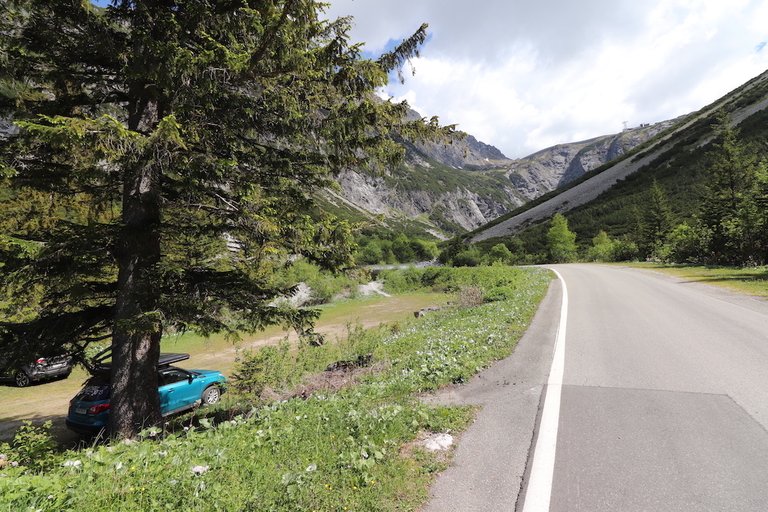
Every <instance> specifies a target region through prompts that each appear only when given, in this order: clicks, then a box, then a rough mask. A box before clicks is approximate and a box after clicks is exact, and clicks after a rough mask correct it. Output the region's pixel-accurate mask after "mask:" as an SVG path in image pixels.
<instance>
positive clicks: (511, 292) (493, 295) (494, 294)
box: [485, 286, 515, 302]
mask: <svg viewBox="0 0 768 512" xmlns="http://www.w3.org/2000/svg"><path fill="white" fill-rule="evenodd" d="M514 297H515V288H514V286H496V287H494V288H491V289H490V290H488V291H487V292H486V293H485V302H498V301H500V300H511V299H513V298H514Z"/></svg>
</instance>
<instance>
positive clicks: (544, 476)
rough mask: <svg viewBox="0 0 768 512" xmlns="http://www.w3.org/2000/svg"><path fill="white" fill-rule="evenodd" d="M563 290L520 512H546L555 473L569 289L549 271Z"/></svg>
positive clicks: (556, 272) (558, 276) (563, 281)
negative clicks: (535, 438)
mask: <svg viewBox="0 0 768 512" xmlns="http://www.w3.org/2000/svg"><path fill="white" fill-rule="evenodd" d="M551 270H552V271H553V272H554V273H555V274H557V278H558V279H559V280H560V283H561V284H562V286H563V304H562V306H561V309H560V325H559V326H558V328H557V338H556V339H555V354H554V356H553V358H552V368H551V369H550V370H549V380H548V381H547V396H546V398H545V400H544V409H543V410H542V412H541V423H540V424H539V438H538V439H537V440H536V448H535V451H534V452H533V463H532V465H531V474H530V477H529V478H528V488H527V489H526V492H525V503H524V505H523V512H547V511H549V501H550V499H551V497H552V476H553V474H554V472H555V451H556V449H557V427H558V423H559V422H560V395H561V392H562V388H563V372H564V370H565V328H566V322H567V321H568V288H567V287H566V286H565V280H564V279H563V276H561V275H560V273H559V272H558V271H557V270H554V269H551Z"/></svg>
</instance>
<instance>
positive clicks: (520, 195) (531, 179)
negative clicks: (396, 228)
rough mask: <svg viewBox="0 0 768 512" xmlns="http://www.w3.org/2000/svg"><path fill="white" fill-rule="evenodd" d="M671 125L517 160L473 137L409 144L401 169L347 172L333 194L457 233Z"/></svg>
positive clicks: (381, 215)
mask: <svg viewBox="0 0 768 512" xmlns="http://www.w3.org/2000/svg"><path fill="white" fill-rule="evenodd" d="M411 116H414V117H415V116H418V114H417V113H415V112H412V114H411ZM672 123H673V121H666V122H663V123H658V124H654V125H645V126H642V127H638V128H634V129H630V130H625V131H624V132H622V133H619V134H615V135H606V136H603V137H597V138H594V139H591V140H587V141H582V142H575V143H569V144H558V145H557V146H554V147H551V148H547V149H545V150H542V151H539V152H537V153H535V154H533V155H530V156H528V157H525V158H521V159H518V160H510V159H508V158H507V157H505V156H504V154H503V153H502V152H501V151H499V150H498V149H497V148H495V147H493V146H491V145H488V144H485V143H483V142H480V141H478V140H477V139H476V138H474V137H473V136H471V135H467V136H466V137H464V138H463V139H462V140H458V141H453V142H451V143H441V142H420V143H413V142H409V141H403V142H402V144H403V145H404V146H405V148H406V157H405V161H404V163H403V165H402V166H401V167H400V168H398V169H393V170H392V169H391V170H380V171H378V172H370V171H368V170H360V169H354V170H352V169H350V170H347V171H345V172H343V173H341V175H339V177H338V183H339V185H340V191H339V193H330V192H329V194H327V198H328V199H329V200H331V201H332V202H333V203H334V204H335V205H336V206H340V204H339V203H340V202H341V203H344V206H345V207H346V208H352V209H354V210H355V211H356V212H357V214H359V215H360V214H361V215H366V214H367V215H369V216H375V217H376V219H377V220H378V221H379V222H382V223H384V224H387V223H388V221H391V220H397V219H419V220H420V221H421V222H422V223H423V224H424V226H425V229H427V230H429V231H431V232H434V233H438V232H442V233H444V234H446V235H451V234H458V233H461V232H464V231H471V230H473V229H475V228H477V227H479V226H481V225H483V224H485V223H487V222H490V221H492V220H493V219H496V218H498V217H499V216H501V215H504V214H506V213H508V212H509V211H511V210H514V209H515V208H517V207H519V206H520V205H522V204H524V203H526V202H528V201H529V200H531V199H534V198H536V197H539V196H540V195H542V194H545V193H547V192H550V191H552V190H554V189H556V188H558V187H559V186H562V185H563V184H567V183H569V182H571V181H572V180H575V179H578V178H579V177H580V176H582V175H583V174H584V173H585V172H587V171H589V170H592V169H594V168H596V167H598V166H600V165H603V164H605V163H606V162H608V161H610V160H612V159H614V158H616V157H618V156H621V155H622V154H624V153H625V152H627V151H629V150H631V149H632V148H634V147H636V146H637V145H639V144H642V143H643V142H645V141H646V140H648V139H650V138H651V137H653V136H654V135H656V134H657V133H659V132H660V131H662V130H664V129H666V128H667V127H669V126H670V125H671V124H672Z"/></svg>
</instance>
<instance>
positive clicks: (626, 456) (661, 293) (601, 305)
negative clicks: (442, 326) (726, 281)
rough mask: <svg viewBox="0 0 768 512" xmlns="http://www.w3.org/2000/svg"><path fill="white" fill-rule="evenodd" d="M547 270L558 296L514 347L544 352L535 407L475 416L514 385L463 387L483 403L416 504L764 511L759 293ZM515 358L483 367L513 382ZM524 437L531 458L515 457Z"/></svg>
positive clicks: (766, 366) (766, 464)
mask: <svg viewBox="0 0 768 512" xmlns="http://www.w3.org/2000/svg"><path fill="white" fill-rule="evenodd" d="M553 268H555V269H556V270H557V271H558V272H559V273H560V275H561V276H562V278H563V281H564V282H565V286H563V285H562V283H559V286H558V287H557V292H558V295H559V297H560V298H561V299H560V300H559V301H558V300H556V298H554V297H548V298H547V299H546V300H545V303H544V304H543V305H542V308H543V309H544V310H545V312H546V314H544V315H537V318H536V319H535V320H534V325H533V326H532V329H531V330H532V331H533V332H534V334H533V335H532V336H527V337H526V338H524V339H523V340H522V341H521V344H520V346H519V348H518V351H520V352H521V353H522V354H523V358H525V357H527V356H525V354H526V353H528V352H530V351H533V352H536V347H546V348H547V350H548V357H546V358H541V359H546V364H545V366H547V368H546V369H545V371H541V368H539V367H535V368H533V369H531V368H528V369H527V370H526V372H528V374H529V376H528V377H527V378H529V379H532V380H531V381H530V382H528V385H526V386H525V387H526V389H527V391H529V394H533V395H536V390H545V392H544V393H541V400H540V407H539V408H538V410H539V416H538V417H536V415H535V413H533V416H534V418H535V420H534V421H532V420H531V414H532V413H531V412H530V408H526V407H522V408H520V409H519V411H518V414H511V413H507V414H506V416H504V417H503V418H502V420H503V421H505V422H506V424H505V428H503V429H502V428H499V426H498V425H496V426H495V427H493V428H489V427H487V426H484V422H483V416H484V415H486V416H487V415H489V414H490V415H493V414H494V413H493V411H498V410H502V409H503V408H504V404H503V402H504V400H506V401H509V400H510V399H515V398H514V395H510V394H509V393H507V395H506V396H504V395H503V393H500V392H496V396H495V398H494V399H490V400H482V399H478V396H481V395H482V394H481V395H478V393H477V390H475V391H473V392H472V391H471V392H469V393H467V394H466V396H462V397H461V398H462V400H458V401H464V402H470V403H473V402H474V403H481V404H482V405H483V406H484V408H483V410H482V411H481V413H480V415H481V416H480V418H479V419H478V422H477V423H476V424H475V426H473V427H472V428H471V429H470V431H468V432H467V434H466V436H465V438H464V439H462V445H463V446H462V445H460V447H459V450H458V452H457V458H456V464H455V465H454V467H453V468H451V469H450V470H449V471H448V472H446V473H445V475H441V477H440V478H439V479H438V482H437V484H436V485H435V487H434V489H433V499H432V500H431V502H430V504H429V505H428V507H427V509H426V510H428V511H430V512H432V511H448V510H457V511H458V510H464V511H472V510H478V511H480V510H488V511H493V510H498V511H501V510H509V511H512V510H523V511H525V512H544V511H546V510H551V511H558V512H560V511H567V512H579V511H589V512H601V511H611V512H614V511H626V512H631V511H740V512H744V511H760V512H764V511H766V510H768V430H767V429H768V303H766V302H765V301H758V300H754V299H751V298H747V297H743V296H738V295H734V294H731V293H727V292H722V291H719V290H716V289H713V288H708V287H704V286H701V285H697V284H692V283H685V282H682V281H680V280H676V279H673V278H669V277H667V276H662V275H659V274H655V273H652V272H648V271H639V270H632V269H624V268H619V267H608V266H599V265H562V266H555V267H553ZM564 290H566V291H567V297H568V299H567V308H566V315H567V316H564V317H562V318H561V317H560V315H559V314H555V311H553V310H555V309H557V308H559V307H560V305H561V304H562V297H563V291H564ZM566 318H567V321H565V320H566ZM561 321H563V323H564V327H565V329H564V330H563V332H562V335H561V338H562V339H561V343H560V345H559V347H558V350H554V352H555V356H554V363H555V364H554V365H553V366H549V365H552V363H553V357H552V352H553V349H552V347H553V345H554V342H553V341H552V339H551V338H553V337H556V336H555V335H554V334H553V332H556V331H557V329H556V328H554V327H553V325H552V324H553V323H554V324H559V323H560V322H561ZM558 351H559V352H560V353H559V355H558ZM558 357H561V358H562V361H561V364H560V369H559V370H558V369H557V366H558V364H557V361H558ZM517 359H520V355H519V354H518V353H517V352H516V354H515V355H513V356H512V357H511V358H509V360H508V361H505V362H503V363H502V365H501V367H503V368H505V369H506V370H504V369H503V368H501V367H499V368H496V367H494V368H493V369H491V371H497V372H499V371H500V372H501V373H499V374H498V375H497V379H502V380H503V379H507V380H511V381H514V380H516V379H517V378H518V375H520V374H519V373H514V372H520V369H521V368H522V367H523V366H524V365H523V364H522V361H519V362H518V363H517V365H515V363H514V361H515V360H517ZM535 361H536V360H535V359H534V362H535ZM536 364H538V363H536ZM536 364H534V366H536ZM550 369H552V374H550V373H549V370H550ZM505 371H508V372H512V373H505ZM558 373H559V374H558ZM547 376H549V377H547ZM536 378H539V379H540V380H539V381H538V383H537V382H534V381H535V379H536ZM479 379H480V380H479V381H477V382H482V377H480V378H479ZM486 380H487V379H486ZM477 382H473V383H471V384H470V387H471V386H473V385H474V386H476V387H477ZM547 382H548V385H546V386H545V385H544V384H545V383H547ZM536 384H538V387H537V386H536ZM455 394H457V393H455ZM454 398H456V397H454ZM548 401H549V402H550V405H549V411H548V405H547V402H548ZM552 403H554V404H555V405H556V406H553V405H551V404H552ZM531 424H533V425H535V428H531V432H530V435H529V436H528V437H527V438H526V436H525V435H521V434H517V432H519V431H521V430H524V427H525V425H531ZM495 431H500V432H499V433H498V434H494V432H495ZM505 432H506V434H505ZM526 439H527V441H528V448H529V450H528V453H527V455H528V456H527V457H525V458H522V457H519V456H514V454H516V453H517V452H518V451H520V450H521V449H522V447H523V446H524V445H525V443H526ZM509 443H513V444H514V446H515V447H514V448H512V449H509V448H508V445H509ZM489 444H490V445H492V446H498V447H500V448H499V449H497V450H494V449H493V448H488V446H487V445H489ZM488 453H491V454H493V453H495V454H496V456H495V457H494V456H493V455H492V456H490V458H488ZM510 454H511V455H510ZM483 456H485V457H486V459H485V460H482V461H479V459H481V458H482V457H483ZM521 459H522V461H521ZM501 473H503V474H505V475H506V477H505V478H503V479H499V477H498V475H499V474H501ZM494 480H496V481H495V482H494V483H493V484H490V482H491V481H494ZM518 482H521V483H520V484H519V485H518V487H517V488H515V485H516V484H517V483H518ZM505 485H506V486H510V487H511V488H507V487H504V486H505Z"/></svg>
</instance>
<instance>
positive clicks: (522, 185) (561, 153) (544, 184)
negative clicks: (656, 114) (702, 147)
mask: <svg viewBox="0 0 768 512" xmlns="http://www.w3.org/2000/svg"><path fill="white" fill-rule="evenodd" d="M675 122H676V120H674V119H673V120H670V121H663V122H661V123H656V124H650V125H642V126H639V127H637V128H631V129H628V130H624V131H623V132H621V133H618V134H615V135H605V136H602V137H596V138H594V139H589V140H585V141H581V142H572V143H569V144H558V145H557V146H552V147H551V148H547V149H544V150H542V151H539V152H537V153H534V154H532V155H530V156H527V157H525V158H521V159H519V160H515V161H514V162H513V163H512V164H511V165H510V166H509V167H508V173H509V174H508V175H509V179H510V181H511V182H512V183H514V185H515V187H516V188H517V189H518V190H519V191H520V193H522V194H523V195H524V196H525V197H526V198H528V199H535V198H537V197H538V196H540V195H543V194H546V193H547V192H551V191H552V190H555V189H556V188H559V187H562V186H563V185H567V184H568V183H571V182H573V181H575V180H577V179H579V178H581V177H582V176H583V175H584V174H585V173H586V172H589V171H591V170H593V169H596V168H597V167H600V166H601V165H603V164H605V163H607V162H610V161H611V160H614V159H616V158H618V157H620V156H621V155H623V154H624V153H626V152H627V151H630V150H631V149H633V148H635V147H636V146H639V145H640V144H642V143H644V142H645V141H647V140H649V139H651V138H652V137H654V136H656V135H657V134H658V133H660V132H662V131H663V130H666V129H667V128H669V127H670V126H672V125H673V124H674V123H675Z"/></svg>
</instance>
